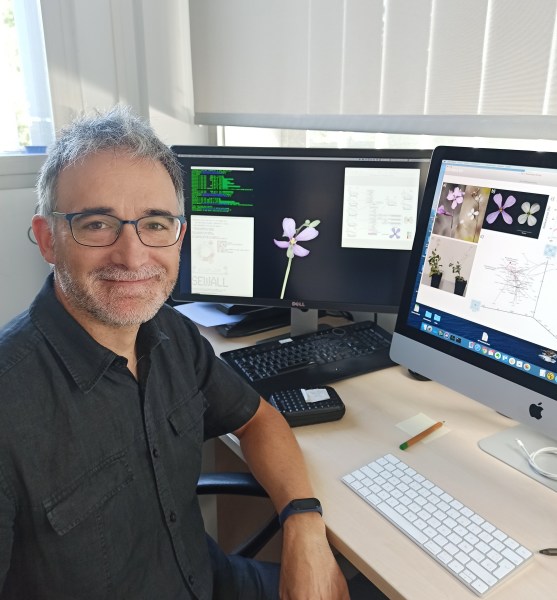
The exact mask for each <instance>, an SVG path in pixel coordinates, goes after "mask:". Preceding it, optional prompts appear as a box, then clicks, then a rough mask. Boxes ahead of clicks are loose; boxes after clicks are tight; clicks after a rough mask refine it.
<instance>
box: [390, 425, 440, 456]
mask: <svg viewBox="0 0 557 600" xmlns="http://www.w3.org/2000/svg"><path fill="white" fill-rule="evenodd" d="M444 422H445V421H438V422H437V423H434V424H433V425H432V426H431V427H428V428H427V429H424V430H423V431H422V432H421V433H418V435H415V436H414V437H412V438H410V439H409V440H408V441H406V442H404V443H403V444H401V445H400V446H399V448H400V449H401V450H406V448H408V447H409V446H412V445H413V444H415V443H416V442H419V441H420V440H423V439H424V438H425V437H427V436H428V435H429V434H430V433H433V432H434V431H435V430H436V429H439V427H441V426H442V425H443V423H444Z"/></svg>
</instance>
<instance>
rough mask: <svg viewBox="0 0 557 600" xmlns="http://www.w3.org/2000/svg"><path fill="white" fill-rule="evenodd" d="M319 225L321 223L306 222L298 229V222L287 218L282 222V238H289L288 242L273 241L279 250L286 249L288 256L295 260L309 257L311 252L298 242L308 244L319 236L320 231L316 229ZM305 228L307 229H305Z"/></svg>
mask: <svg viewBox="0 0 557 600" xmlns="http://www.w3.org/2000/svg"><path fill="white" fill-rule="evenodd" d="M317 225H319V221H313V222H312V223H310V222H309V221H305V222H304V224H303V225H302V226H301V227H299V228H298V229H296V221H294V219H290V218H288V217H286V218H285V219H283V220H282V230H283V231H282V237H285V238H288V241H287V242H284V241H282V240H273V241H274V242H275V244H276V245H277V246H278V247H279V248H286V256H288V258H293V257H294V256H300V257H302V256H307V255H308V254H309V250H307V249H306V248H304V247H303V246H300V245H299V244H298V242H308V241H309V240H313V239H314V238H316V237H317V236H318V235H319V231H317V229H315V228H316V227H317ZM304 227H305V229H304Z"/></svg>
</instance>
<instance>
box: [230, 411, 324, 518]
mask: <svg viewBox="0 0 557 600" xmlns="http://www.w3.org/2000/svg"><path fill="white" fill-rule="evenodd" d="M236 434H237V435H238V437H239V438H240V446H241V448H242V453H243V455H244V458H245V459H246V462H247V464H248V466H249V468H250V470H251V472H252V473H253V475H254V476H255V477H256V479H257V480H258V481H259V482H260V483H261V485H262V486H263V487H264V488H265V489H266V491H267V493H268V494H269V496H270V498H271V500H272V502H273V504H274V506H275V508H276V510H277V511H281V510H282V509H283V508H284V507H285V506H286V504H287V503H288V502H290V500H293V499H294V498H307V497H310V496H313V491H312V488H311V484H310V481H309V477H308V474H307V470H306V466H305V462H304V459H303V456H302V452H301V450H300V447H299V446H298V442H297V441H296V438H295V437H294V435H293V434H292V431H291V429H290V426H289V425H288V423H287V422H286V421H285V419H284V418H283V416H282V415H281V414H280V413H279V412H278V411H277V410H276V409H274V408H273V407H272V406H270V405H269V404H267V402H265V401H264V400H262V401H261V404H260V407H259V409H258V410H257V412H256V414H255V415H254V416H253V417H252V419H251V420H250V421H249V422H248V423H247V424H246V425H244V427H242V428H241V429H239V430H238V431H237V432H236Z"/></svg>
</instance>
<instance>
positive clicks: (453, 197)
mask: <svg viewBox="0 0 557 600" xmlns="http://www.w3.org/2000/svg"><path fill="white" fill-rule="evenodd" d="M447 200H448V201H449V202H452V204H451V208H452V209H453V210H454V209H455V208H456V207H457V206H458V205H459V204H462V201H463V200H464V192H463V191H462V190H461V189H460V188H459V187H458V186H457V187H455V189H454V190H452V191H450V192H449V193H448V194H447Z"/></svg>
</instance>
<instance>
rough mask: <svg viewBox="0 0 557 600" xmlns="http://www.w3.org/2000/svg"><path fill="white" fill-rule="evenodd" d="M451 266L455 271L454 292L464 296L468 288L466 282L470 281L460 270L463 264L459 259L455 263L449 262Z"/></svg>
mask: <svg viewBox="0 0 557 600" xmlns="http://www.w3.org/2000/svg"><path fill="white" fill-rule="evenodd" d="M449 267H451V268H452V270H453V273H454V293H455V294H458V295H459V296H464V290H465V289H466V284H467V283H468V281H466V279H464V277H462V275H461V274H460V271H461V269H462V265H461V264H460V262H459V261H458V260H457V261H456V262H455V263H449Z"/></svg>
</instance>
